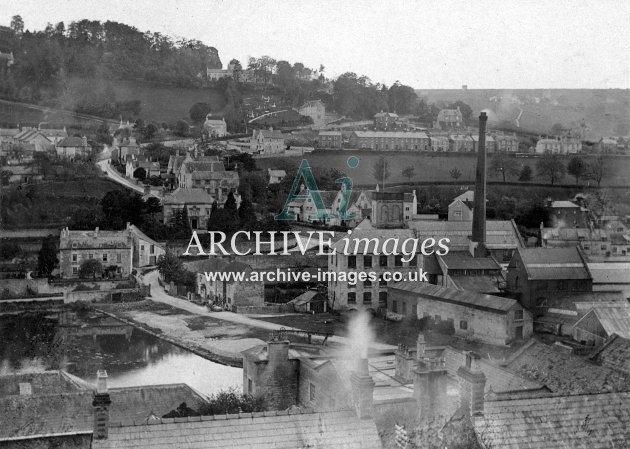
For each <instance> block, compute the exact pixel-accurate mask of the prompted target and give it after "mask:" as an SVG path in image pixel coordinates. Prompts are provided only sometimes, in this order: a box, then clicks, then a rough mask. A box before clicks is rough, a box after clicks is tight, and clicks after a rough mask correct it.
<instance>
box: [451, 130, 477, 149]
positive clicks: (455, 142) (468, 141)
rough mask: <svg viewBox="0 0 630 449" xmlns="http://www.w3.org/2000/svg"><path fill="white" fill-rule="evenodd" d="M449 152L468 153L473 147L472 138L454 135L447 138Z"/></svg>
mask: <svg viewBox="0 0 630 449" xmlns="http://www.w3.org/2000/svg"><path fill="white" fill-rule="evenodd" d="M448 140H449V143H450V149H451V151H455V152H458V153H470V152H472V151H473V149H474V147H475V145H474V142H473V139H472V137H470V136H468V135H465V134H454V135H451V136H449V138H448Z"/></svg>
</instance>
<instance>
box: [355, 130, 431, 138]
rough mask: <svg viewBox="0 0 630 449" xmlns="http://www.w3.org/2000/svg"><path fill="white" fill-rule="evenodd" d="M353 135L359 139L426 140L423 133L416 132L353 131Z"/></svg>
mask: <svg viewBox="0 0 630 449" xmlns="http://www.w3.org/2000/svg"><path fill="white" fill-rule="evenodd" d="M354 134H355V135H356V136H357V137H359V138H383V139H390V138H394V139H428V138H429V136H427V135H426V134H425V133H418V132H400V131H395V132H389V131H355V132H354Z"/></svg>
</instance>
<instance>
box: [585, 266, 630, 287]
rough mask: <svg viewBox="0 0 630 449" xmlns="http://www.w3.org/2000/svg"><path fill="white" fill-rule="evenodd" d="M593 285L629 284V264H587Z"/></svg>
mask: <svg viewBox="0 0 630 449" xmlns="http://www.w3.org/2000/svg"><path fill="white" fill-rule="evenodd" d="M587 265H588V270H589V271H590V272H591V276H593V283H594V284H629V285H630V262H607V263H588V264H587Z"/></svg>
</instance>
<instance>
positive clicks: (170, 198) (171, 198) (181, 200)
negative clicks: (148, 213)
mask: <svg viewBox="0 0 630 449" xmlns="http://www.w3.org/2000/svg"><path fill="white" fill-rule="evenodd" d="M163 203H164V204H190V203H195V204H212V203H214V198H213V197H212V195H210V194H209V193H208V192H206V191H205V190H204V189H184V188H182V187H179V188H178V189H176V190H175V191H174V192H173V193H171V194H170V195H167V196H165V197H164V200H163Z"/></svg>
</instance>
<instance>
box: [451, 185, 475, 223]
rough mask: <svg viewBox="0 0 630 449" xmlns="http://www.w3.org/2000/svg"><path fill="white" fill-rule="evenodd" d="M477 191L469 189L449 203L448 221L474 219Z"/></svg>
mask: <svg viewBox="0 0 630 449" xmlns="http://www.w3.org/2000/svg"><path fill="white" fill-rule="evenodd" d="M474 202H475V192H474V191H472V190H467V191H466V192H464V193H462V194H461V195H459V196H457V197H455V199H454V200H453V201H452V202H451V204H449V205H448V221H470V222H472V219H473V207H474Z"/></svg>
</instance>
